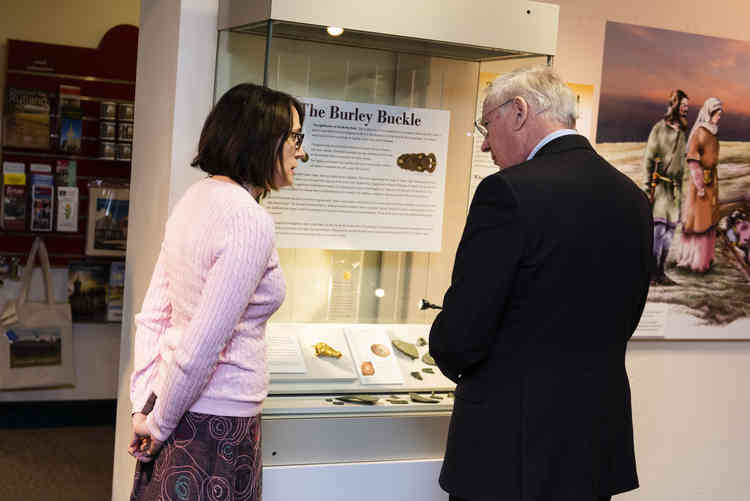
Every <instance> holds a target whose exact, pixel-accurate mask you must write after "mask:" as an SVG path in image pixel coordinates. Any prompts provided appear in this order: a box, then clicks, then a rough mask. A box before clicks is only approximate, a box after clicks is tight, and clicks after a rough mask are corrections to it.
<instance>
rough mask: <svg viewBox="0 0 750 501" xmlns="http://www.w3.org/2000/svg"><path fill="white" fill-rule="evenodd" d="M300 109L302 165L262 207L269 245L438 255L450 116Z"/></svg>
mask: <svg viewBox="0 0 750 501" xmlns="http://www.w3.org/2000/svg"><path fill="white" fill-rule="evenodd" d="M303 101H304V105H305V122H304V127H303V132H304V134H305V140H304V148H305V151H306V152H308V153H309V155H310V160H309V161H308V162H307V163H302V162H300V163H299V164H298V166H297V169H295V180H294V187H290V188H285V189H282V190H280V191H279V193H277V194H275V195H274V196H273V197H271V198H269V199H268V200H267V201H266V202H265V205H266V207H267V209H268V211H269V212H270V213H271V214H272V215H273V217H274V220H275V222H276V234H277V245H278V246H279V247H282V248H321V249H358V250H388V251H419V252H439V251H440V245H441V241H442V222H443V197H444V193H445V172H446V167H447V166H446V163H447V155H448V146H447V145H448V132H449V122H450V112H448V111H443V110H431V109H424V108H407V107H400V106H386V105H380V104H367V103H355V102H349V101H335V100H328V99H315V98H303Z"/></svg>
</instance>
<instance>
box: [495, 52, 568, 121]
mask: <svg viewBox="0 0 750 501" xmlns="http://www.w3.org/2000/svg"><path fill="white" fill-rule="evenodd" d="M516 96H520V97H523V98H524V99H525V100H526V102H527V103H529V106H530V108H531V109H530V113H537V114H539V115H540V116H542V117H544V118H546V119H548V120H553V121H555V122H558V123H559V124H560V125H562V126H563V127H567V128H569V129H573V128H575V124H576V118H577V117H576V99H575V96H574V95H573V91H572V90H570V87H568V86H567V85H565V82H563V81H562V79H561V78H560V76H559V75H558V74H557V73H556V72H555V71H554V70H553V69H552V68H551V67H550V66H546V65H538V66H531V67H526V68H519V69H516V70H513V71H512V72H510V73H506V74H505V75H500V76H499V77H497V78H496V79H495V81H494V82H492V85H491V86H490V88H489V89H488V91H487V97H486V99H488V100H490V99H491V100H492V101H493V102H494V103H495V104H496V105H497V104H500V103H502V102H504V101H507V100H508V99H512V98H514V97H516Z"/></svg>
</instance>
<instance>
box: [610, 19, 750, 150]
mask: <svg viewBox="0 0 750 501" xmlns="http://www.w3.org/2000/svg"><path fill="white" fill-rule="evenodd" d="M675 88H679V89H682V90H684V91H685V92H686V93H687V95H688V97H689V98H690V112H689V114H688V120H689V126H690V127H692V125H693V122H694V121H695V118H696V117H697V116H698V111H699V110H700V107H701V106H702V105H703V102H704V101H705V100H706V99H707V98H709V97H712V96H715V97H718V98H719V99H721V100H722V102H723V103H724V116H723V118H722V121H721V123H720V126H719V127H720V128H719V138H720V139H722V140H725V141H748V140H750V42H742V41H737V40H728V39H724V38H717V37H708V36H703V35H694V34H690V33H683V32H679V31H671V30H663V29H656V28H647V27H642V26H635V25H631V24H623V23H614V22H607V26H606V35H605V42H604V62H603V66H602V83H601V95H600V99H599V122H598V126H597V142H598V143H608V142H634V141H637V142H640V141H646V139H647V138H648V133H649V131H650V130H651V126H652V125H653V124H654V123H655V122H656V121H657V120H659V118H660V116H661V115H662V114H663V113H664V111H665V110H666V107H667V102H668V100H669V93H670V91H671V90H672V89H675Z"/></svg>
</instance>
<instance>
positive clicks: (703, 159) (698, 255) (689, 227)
mask: <svg viewBox="0 0 750 501" xmlns="http://www.w3.org/2000/svg"><path fill="white" fill-rule="evenodd" d="M722 113H723V109H722V104H721V101H720V100H719V99H718V98H716V97H709V98H708V99H706V102H705V103H704V104H703V108H701V111H700V113H699V114H698V118H697V119H696V120H695V124H694V125H693V129H692V130H691V131H690V136H689V137H688V151H687V164H688V170H687V171H686V172H685V179H684V189H685V192H686V193H685V200H684V203H683V211H682V246H681V252H680V259H679V262H678V264H677V265H678V266H679V267H681V268H685V269H689V270H692V271H696V272H701V273H702V272H705V271H707V270H708V269H709V267H710V266H711V262H712V261H713V257H714V247H715V245H716V223H717V222H718V221H719V210H718V209H719V178H718V175H717V166H718V164H719V139H718V137H717V134H718V132H719V120H720V119H721V115H722Z"/></svg>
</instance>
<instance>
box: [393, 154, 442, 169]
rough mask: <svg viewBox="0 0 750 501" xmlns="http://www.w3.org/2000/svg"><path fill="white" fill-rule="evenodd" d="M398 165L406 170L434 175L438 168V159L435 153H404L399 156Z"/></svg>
mask: <svg viewBox="0 0 750 501" xmlns="http://www.w3.org/2000/svg"><path fill="white" fill-rule="evenodd" d="M396 164H398V166H399V167H401V168H402V169H405V170H413V171H416V172H425V171H427V172H429V173H432V172H435V167H436V166H437V157H436V156H435V154H434V153H428V154H424V153H403V154H402V155H399V157H398V160H396Z"/></svg>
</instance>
